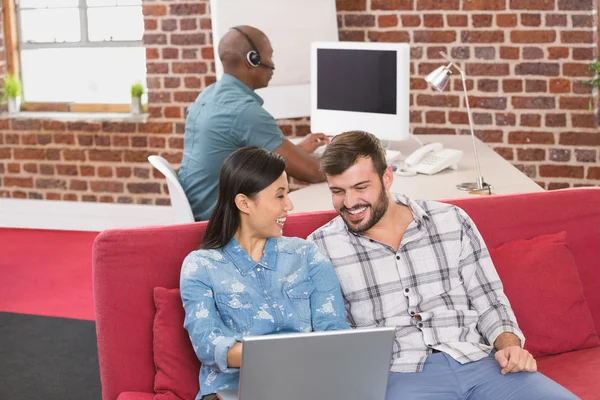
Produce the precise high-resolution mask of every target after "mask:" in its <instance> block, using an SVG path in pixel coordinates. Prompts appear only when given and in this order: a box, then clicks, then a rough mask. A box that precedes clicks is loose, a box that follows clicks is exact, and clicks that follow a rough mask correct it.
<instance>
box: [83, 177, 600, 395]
mask: <svg viewBox="0 0 600 400" xmlns="http://www.w3.org/2000/svg"><path fill="white" fill-rule="evenodd" d="M448 203H452V204H456V205H457V206H459V207H461V208H463V209H464V210H465V211H466V212H467V213H468V214H469V215H470V216H471V217H472V219H473V220H474V221H475V223H476V225H477V227H478V228H479V230H480V232H481V234H482V235H483V237H484V239H485V241H486V243H487V245H488V247H489V248H490V252H491V254H492V258H493V259H494V262H495V263H496V268H497V269H498V272H499V274H500V276H501V278H502V280H503V283H504V285H505V290H506V293H507V295H508V297H509V299H510V301H511V304H512V305H513V308H514V309H515V313H516V315H517V319H518V320H519V324H520V325H521V326H522V328H523V329H524V331H525V335H526V337H527V341H526V347H527V346H531V347H530V348H531V351H532V352H535V353H536V354H537V356H538V360H539V362H538V366H539V370H540V371H541V372H543V373H545V374H546V375H548V376H550V377H551V378H553V379H555V380H556V381H558V382H559V383H561V384H563V385H564V386H566V387H567V388H568V389H570V390H571V391H573V392H574V393H575V394H577V395H578V396H579V397H581V398H583V399H600V379H599V378H600V373H599V372H598V371H600V342H599V341H598V335H597V332H600V188H578V189H567V190H560V191H550V192H540V193H531V194H518V195H495V196H489V197H487V196H486V197H473V198H468V199H461V200H451V201H448ZM332 217H334V213H333V212H321V213H311V214H298V215H293V216H291V217H289V218H288V220H287V222H286V225H285V231H284V234H285V235H287V236H299V237H306V236H307V235H308V234H309V233H311V232H312V231H313V230H314V229H315V228H317V227H319V226H321V225H322V224H324V223H325V222H327V221H328V220H330V219H331V218H332ZM205 226H206V225H205V223H196V224H186V225H175V226H164V227H151V228H140V229H127V230H123V229H119V230H109V231H105V232H102V233H101V234H100V235H99V236H98V237H97V239H96V241H95V243H94V252H93V278H94V301H95V312H96V323H97V335H98V352H99V360H100V374H101V380H102V397H103V399H104V400H115V399H119V400H136V399H139V400H145V399H148V400H150V399H153V398H156V399H168V398H173V399H176V398H180V397H183V398H184V397H186V394H185V393H187V396H192V397H193V391H194V390H197V388H198V382H197V379H196V377H197V368H198V365H199V364H198V363H197V360H195V359H194V357H193V351H192V350H191V345H189V341H188V342H187V343H186V342H185V341H186V339H187V338H186V335H185V331H184V330H183V328H182V327H181V325H179V324H180V323H182V318H183V311H181V310H180V309H181V307H179V305H180V303H177V301H176V300H173V299H176V297H177V296H178V294H177V291H176V290H170V291H168V290H167V289H176V288H178V287H179V271H180V267H181V263H182V260H183V259H184V257H185V256H186V255H187V254H188V253H189V252H190V251H192V250H194V249H196V248H197V247H198V245H199V243H200V241H201V239H202V235H203V232H204V229H205ZM558 233H560V234H559V235H558V236H556V234H558ZM547 235H551V236H547ZM552 235H553V236H552ZM530 239H533V241H532V240H530ZM565 239H566V241H567V243H566V244H565V243H563V244H561V243H562V241H563V240H565ZM157 287H162V288H166V289H163V291H162V292H160V293H162V294H160V293H159V292H157V291H155V288H157ZM168 293H170V296H171V300H172V301H171V303H172V304H171V306H170V307H171V310H170V311H169V308H168V307H167V308H164V307H163V308H161V309H162V310H163V311H162V315H161V318H163V317H165V315H166V316H167V317H170V316H173V318H172V320H173V321H171V331H169V332H167V331H166V330H163V329H162V328H161V325H160V323H158V322H157V321H158V319H159V317H158V313H157V306H156V304H158V303H157V301H159V300H160V299H159V297H160V296H167V295H168ZM159 295H160V296H159ZM161 307H162V306H161ZM179 313H181V314H179ZM155 315H156V319H155ZM528 333H529V334H528ZM176 342H177V343H179V344H178V346H179V347H173V348H169V346H171V345H173V346H176V345H175V343H176ZM161 346H162V347H161ZM165 346H166V347H165ZM182 346H183V348H182ZM179 352H183V353H185V354H183V355H180V354H176V353H179ZM557 353H558V354H557ZM545 354H552V355H547V356H544V355H545ZM179 356H182V357H184V358H185V357H187V358H185V359H183V358H180V359H178V358H177V357H179ZM165 357H166V358H168V357H171V358H170V359H168V360H167V359H166V358H165ZM190 357H191V359H190ZM159 358H161V359H159ZM186 363H187V364H186ZM177 368H185V369H186V370H185V371H178V370H177ZM161 374H162V376H161V377H160V378H159V375H161ZM165 374H166V375H165ZM169 374H170V375H169ZM159 381H160V382H159ZM169 385H173V386H178V385H179V386H185V387H186V388H185V390H180V389H179V388H170V387H169Z"/></svg>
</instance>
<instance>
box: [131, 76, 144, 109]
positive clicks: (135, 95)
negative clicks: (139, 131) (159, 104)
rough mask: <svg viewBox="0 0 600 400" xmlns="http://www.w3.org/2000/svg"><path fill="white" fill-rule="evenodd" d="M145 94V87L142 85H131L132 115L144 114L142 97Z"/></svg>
mask: <svg viewBox="0 0 600 400" xmlns="http://www.w3.org/2000/svg"><path fill="white" fill-rule="evenodd" d="M143 94H144V86H142V84H141V83H139V82H138V83H134V84H133V85H131V113H132V114H141V113H142V95H143Z"/></svg>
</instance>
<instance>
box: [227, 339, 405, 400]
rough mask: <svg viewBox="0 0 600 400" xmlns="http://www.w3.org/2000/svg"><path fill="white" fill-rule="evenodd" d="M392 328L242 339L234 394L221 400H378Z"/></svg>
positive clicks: (387, 366)
mask: <svg viewBox="0 0 600 400" xmlns="http://www.w3.org/2000/svg"><path fill="white" fill-rule="evenodd" d="M394 331H395V329H394V327H384V328H365V329H350V330H342V331H327V332H311V333H290V334H281V335H265V336H253V337H248V338H245V339H244V341H243V348H242V367H241V371H240V383H239V390H224V391H219V392H217V396H218V397H219V398H220V399H221V400H307V399H327V400H364V399H369V400H384V399H385V393H386V389H387V379H388V373H389V369H390V365H391V358H392V345H393V341H394Z"/></svg>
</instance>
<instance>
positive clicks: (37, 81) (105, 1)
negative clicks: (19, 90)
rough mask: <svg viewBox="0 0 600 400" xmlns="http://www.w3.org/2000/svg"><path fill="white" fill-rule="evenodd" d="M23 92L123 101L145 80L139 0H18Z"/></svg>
mask: <svg viewBox="0 0 600 400" xmlns="http://www.w3.org/2000/svg"><path fill="white" fill-rule="evenodd" d="M16 14H17V18H18V24H17V25H18V29H19V46H20V65H21V80H22V82H23V97H24V100H25V101H27V102H28V103H30V102H45V103H48V102H51V103H56V102H64V103H93V104H128V103H129V102H130V101H131V95H130V91H129V88H130V86H131V84H132V83H135V82H142V83H145V81H146V54H145V49H144V46H143V43H142V36H143V35H144V18H143V15H142V0H17V4H16Z"/></svg>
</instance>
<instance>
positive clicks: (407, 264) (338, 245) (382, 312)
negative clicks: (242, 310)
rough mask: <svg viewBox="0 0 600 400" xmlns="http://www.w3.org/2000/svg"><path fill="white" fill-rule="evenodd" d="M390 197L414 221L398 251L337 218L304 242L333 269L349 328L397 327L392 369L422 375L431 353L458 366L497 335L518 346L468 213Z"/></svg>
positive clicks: (486, 349)
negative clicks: (326, 258) (439, 353)
mask: <svg viewBox="0 0 600 400" xmlns="http://www.w3.org/2000/svg"><path fill="white" fill-rule="evenodd" d="M394 197H395V201H396V202H397V203H399V204H404V205H407V206H408V207H409V208H410V210H411V212H412V214H413V217H414V221H413V222H411V223H410V225H409V226H408V227H407V229H406V232H405V233H404V235H403V237H402V241H401V243H400V248H399V249H398V250H396V249H393V248H392V247H390V246H388V245H385V244H382V243H379V242H377V241H375V240H373V239H370V238H368V237H367V236H364V235H362V234H355V233H352V232H350V231H348V229H347V227H346V224H345V223H344V221H343V220H342V218H341V217H339V216H338V217H337V218H335V219H333V220H332V221H331V222H329V223H328V224H327V225H325V226H323V227H321V228H319V229H318V230H316V231H315V232H313V233H312V234H311V235H310V236H309V238H308V239H309V240H311V241H314V242H315V243H316V244H317V245H318V246H319V247H320V248H321V249H322V250H323V251H324V252H325V253H326V254H327V255H328V256H329V258H330V259H331V261H332V262H333V264H334V266H335V269H336V272H337V275H338V278H339V280H340V283H341V285H342V291H343V294H344V303H345V306H346V312H347V314H348V321H349V322H350V325H351V326H352V327H354V328H363V327H374V326H395V327H396V338H395V340H394V344H393V363H392V367H391V370H392V371H394V372H420V371H422V370H423V365H424V363H425V360H426V359H427V356H428V355H429V354H431V353H432V351H433V349H436V350H439V351H443V352H445V353H447V354H449V355H450V356H452V357H453V358H454V359H455V360H456V361H458V362H460V363H462V364H464V363H467V362H471V361H477V360H480V359H482V358H484V357H486V356H488V355H489V354H490V352H491V350H492V346H491V344H493V343H494V342H495V341H496V338H497V337H498V336H499V335H500V334H501V333H503V332H512V333H514V334H515V335H517V336H518V337H519V339H521V344H524V342H525V338H524V337H523V334H522V332H521V331H520V329H519V327H518V325H517V321H516V318H515V315H514V313H513V311H512V309H511V307H510V303H509V301H508V299H507V298H506V296H505V295H504V293H503V287H502V282H501V281H500V278H499V277H498V274H497V272H496V269H495V268H494V265H493V263H492V260H491V258H490V255H489V252H488V250H487V247H486V245H485V243H484V241H483V239H482V238H481V235H480V234H479V232H478V231H477V228H476V227H475V224H474V223H473V222H472V221H471V219H470V218H469V216H468V215H467V214H466V213H465V212H464V211H463V210H461V209H460V208H458V207H456V206H453V205H449V204H443V203H439V202H434V201H413V200H410V199H408V198H407V197H405V196H403V195H398V194H395V195H394ZM419 317H420V318H419Z"/></svg>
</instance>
